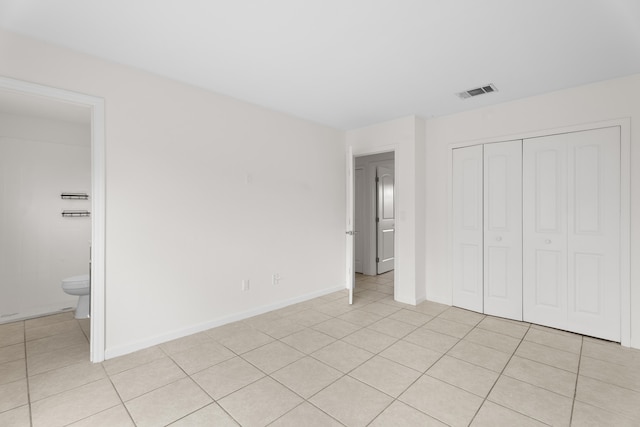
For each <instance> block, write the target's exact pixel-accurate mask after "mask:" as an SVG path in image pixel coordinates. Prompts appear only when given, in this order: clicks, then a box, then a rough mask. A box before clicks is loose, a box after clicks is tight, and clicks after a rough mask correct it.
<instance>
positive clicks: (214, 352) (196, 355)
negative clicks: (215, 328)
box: [171, 340, 235, 375]
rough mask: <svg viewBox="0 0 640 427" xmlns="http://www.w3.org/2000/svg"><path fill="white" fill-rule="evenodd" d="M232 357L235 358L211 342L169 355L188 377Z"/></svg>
mask: <svg viewBox="0 0 640 427" xmlns="http://www.w3.org/2000/svg"><path fill="white" fill-rule="evenodd" d="M232 357H235V353H233V352H232V351H231V350H229V349H227V348H226V347H224V346H223V345H222V344H218V343H217V342H215V341H213V340H211V341H209V342H205V343H204V344H200V345H197V346H195V347H191V348H189V349H186V350H182V351H179V352H177V353H173V354H172V355H171V358H172V359H173V361H174V362H175V363H177V364H178V366H180V367H181V368H182V369H183V370H184V371H185V372H186V373H187V374H188V375H191V374H194V373H196V372H199V371H201V370H203V369H206V368H208V367H209V366H213V365H217V364H218V363H220V362H224V361H225V360H228V359H231V358H232Z"/></svg>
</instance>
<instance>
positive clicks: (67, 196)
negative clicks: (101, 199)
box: [60, 193, 89, 200]
mask: <svg viewBox="0 0 640 427" xmlns="http://www.w3.org/2000/svg"><path fill="white" fill-rule="evenodd" d="M60 198H61V199H67V200H89V195H88V194H87V193H62V194H61V195H60Z"/></svg>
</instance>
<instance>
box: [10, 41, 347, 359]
mask: <svg viewBox="0 0 640 427" xmlns="http://www.w3.org/2000/svg"><path fill="white" fill-rule="evenodd" d="M0 57H2V58H3V60H2V61H0V75H3V76H6V77H11V78H15V79H20V80H26V81H31V82H35V83H39V84H44V85H48V86H53V87H58V88H63V89H68V90H72V91H76V92H81V93H87V94H90V95H94V96H99V97H103V98H104V99H105V108H106V118H105V121H106V159H107V160H106V189H107V190H106V191H107V193H106V206H107V211H106V230H107V231H106V242H107V247H106V279H105V280H106V283H105V288H106V352H107V358H109V357H114V356H116V355H119V354H124V353H127V352H130V351H133V350H136V349H138V348H142V347H145V346H149V345H152V344H154V343H157V342H161V341H164V340H167V339H170V338H174V337H178V336H182V335H185V334H188V333H191V332H195V331H198V330H201V329H204V328H206V327H209V326H212V325H215V324H218V323H220V322H224V321H228V320H230V319H233V318H237V317H238V316H242V315H247V314H250V313H255V312H259V311H261V310H264V309H266V308H269V307H274V306H277V305H282V304H285V303H286V302H288V301H292V300H294V299H296V298H298V299H299V298H306V297H309V296H311V295H317V294H321V293H323V292H328V291H331V290H335V289H343V288H344V287H345V280H344V271H345V265H344V259H345V252H344V230H345V220H344V212H345V191H344V170H345V159H344V134H343V132H340V131H337V130H334V129H330V128H327V127H324V126H320V125H317V124H313V123H309V122H306V121H303V120H300V119H297V118H294V117H291V116H287V115H284V114H280V113H277V112H274V111H270V110H267V109H264V108H260V107H257V106H254V105H251V104H247V103H245V102H241V101H238V100H235V99H232V98H229V97H225V96H222V95H219V94H215V93H212V92H208V91H205V90H202V89H199V88H196V87H192V86H189V85H185V84H181V83H178V82H175V81H171V80H168V79H165V78H161V77H158V76H156V75H153V74H149V73H145V72H142V71H139V70H135V69H132V68H129V67H125V66H121V65H118V64H114V63H110V62H106V61H102V60H98V59H96V58H93V57H90V56H87V55H83V54H79V53H76V52H72V51H70V50H67V49H63V48H59V47H54V46H51V45H47V44H44V43H40V42H37V41H33V40H30V39H27V38H23V37H21V36H18V35H15V34H11V33H6V32H0ZM309 159H312V161H310V160H309ZM274 273H278V274H280V276H281V277H282V280H281V281H280V284H279V285H277V286H274V285H272V284H271V275H272V274H274ZM243 279H249V280H250V283H251V289H250V291H248V292H244V293H243V292H242V291H241V281H242V280H243Z"/></svg>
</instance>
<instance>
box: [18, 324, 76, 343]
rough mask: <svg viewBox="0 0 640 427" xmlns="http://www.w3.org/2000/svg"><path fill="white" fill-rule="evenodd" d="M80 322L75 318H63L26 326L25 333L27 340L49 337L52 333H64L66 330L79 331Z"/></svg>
mask: <svg viewBox="0 0 640 427" xmlns="http://www.w3.org/2000/svg"><path fill="white" fill-rule="evenodd" d="M81 330H82V329H81V328H80V324H79V323H78V321H77V320H75V319H69V320H64V321H62V322H55V323H48V324H45V325H42V326H38V327H35V328H26V329H25V335H26V338H27V341H33V340H37V339H40V338H45V337H50V336H52V335H57V334H64V333H68V332H71V333H72V332H76V331H81Z"/></svg>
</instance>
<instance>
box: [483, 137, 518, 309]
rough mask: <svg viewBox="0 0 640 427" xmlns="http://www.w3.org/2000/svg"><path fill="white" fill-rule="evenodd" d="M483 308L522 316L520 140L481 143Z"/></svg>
mask: <svg viewBox="0 0 640 427" xmlns="http://www.w3.org/2000/svg"><path fill="white" fill-rule="evenodd" d="M484 312H485V313H486V314H491V315H494V316H500V317H506V318H509V319H515V320H522V141H520V140H518V141H509V142H501V143H496V144H486V145H485V146H484Z"/></svg>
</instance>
